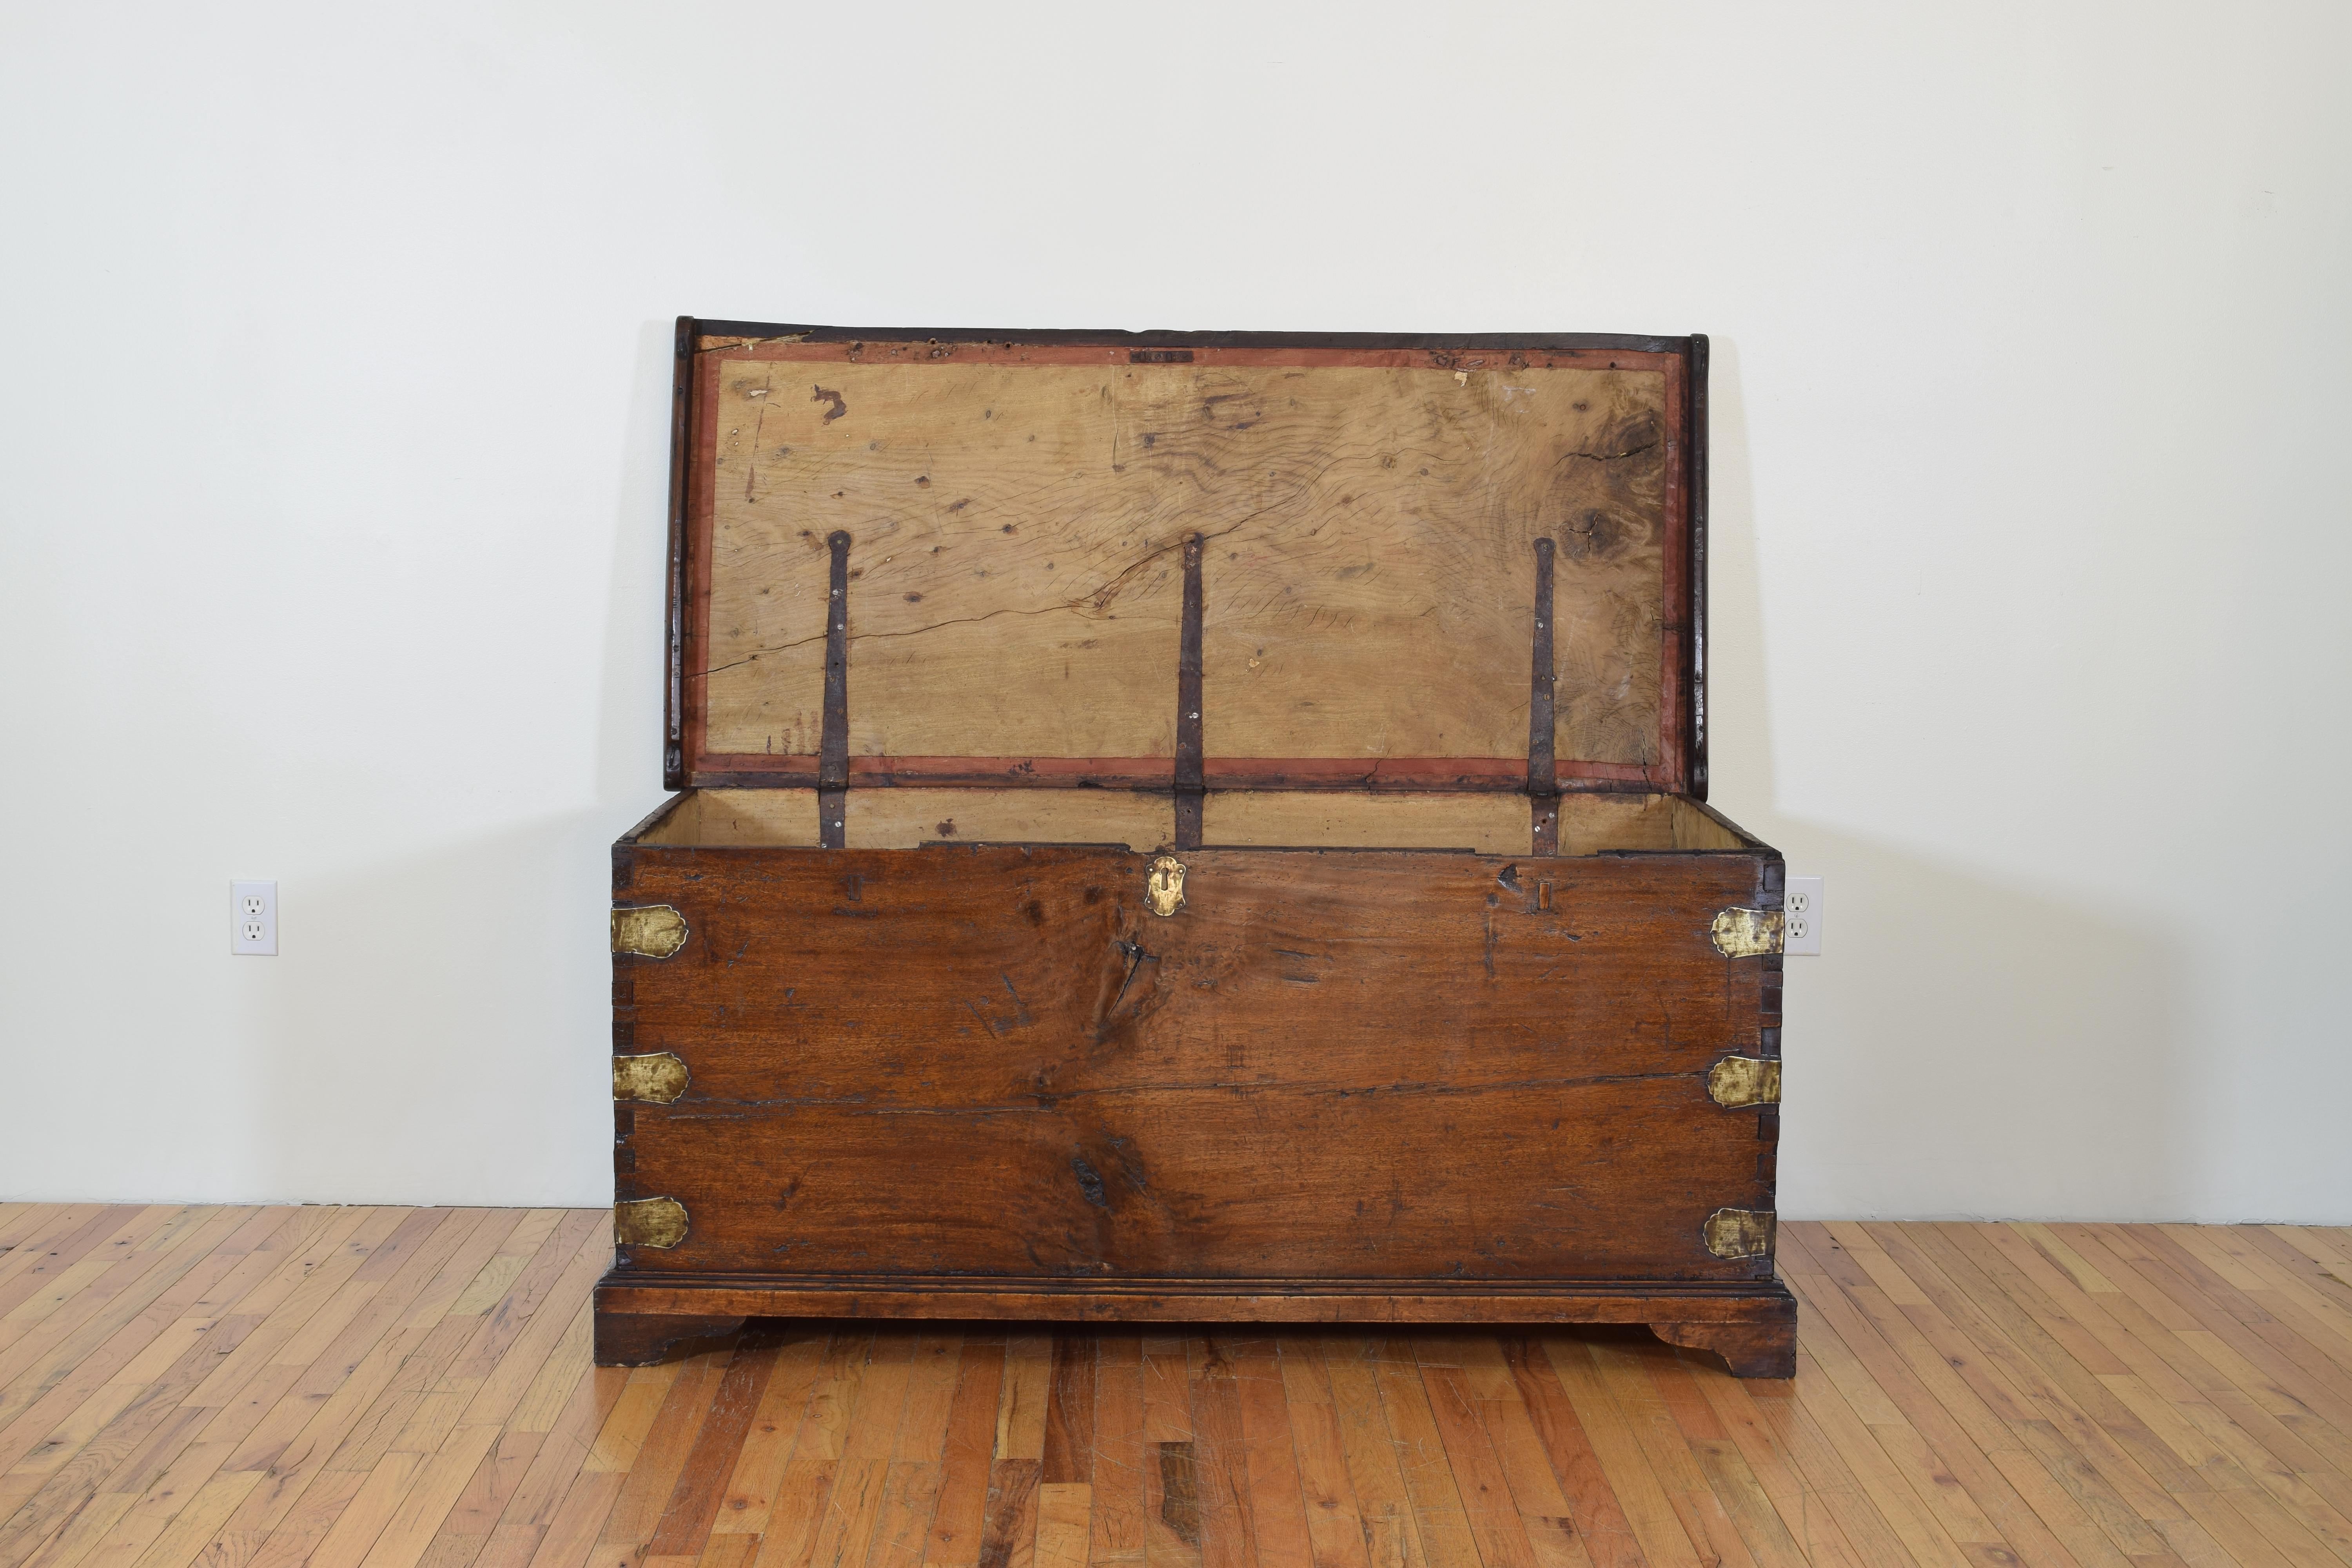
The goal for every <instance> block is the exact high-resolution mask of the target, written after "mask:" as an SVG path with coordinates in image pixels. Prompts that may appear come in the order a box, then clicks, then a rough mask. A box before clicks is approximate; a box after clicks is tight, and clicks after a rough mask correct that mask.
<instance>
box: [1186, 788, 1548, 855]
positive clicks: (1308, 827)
mask: <svg viewBox="0 0 2352 1568" xmlns="http://www.w3.org/2000/svg"><path fill="white" fill-rule="evenodd" d="M1201 840H1202V843H1204V844H1209V845H1234V846H1242V845H1276V846H1297V847H1310V848H1351V847H1380V848H1385V849H1475V850H1476V851H1477V852H1478V853H1479V854H1481V855H1525V854H1527V853H1528V850H1529V848H1530V847H1532V843H1533V825H1532V822H1531V818H1530V814H1529V812H1528V797H1527V796H1526V795H1464V794H1453V795H1403V794H1396V793H1391V792H1378V791H1349V790H1263V791H1260V790H1249V791H1228V792H1223V793H1217V794H1212V795H1209V796H1208V797H1207V798H1206V799H1205V800H1203V801H1202V806H1201Z"/></svg>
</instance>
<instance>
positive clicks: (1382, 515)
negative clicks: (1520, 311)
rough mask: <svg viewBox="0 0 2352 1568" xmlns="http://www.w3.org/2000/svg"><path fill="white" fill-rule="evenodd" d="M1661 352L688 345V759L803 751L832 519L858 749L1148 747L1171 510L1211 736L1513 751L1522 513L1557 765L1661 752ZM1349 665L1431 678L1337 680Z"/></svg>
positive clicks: (1676, 633) (1120, 753) (1664, 474)
mask: <svg viewBox="0 0 2352 1568" xmlns="http://www.w3.org/2000/svg"><path fill="white" fill-rule="evenodd" d="M910 348H911V349H913V350H914V352H911V353H909V352H905V351H907V350H908V349H910ZM1188 352H1189V351H1188ZM694 375H695V383H694V389H693V398H694V403H695V406H696V426H695V430H694V433H693V436H692V439H691V443H690V452H689V458H688V469H689V470H690V472H689V473H688V475H687V477H686V478H685V479H684V480H683V485H684V494H685V500H684V504H685V505H686V506H687V508H688V510H689V511H690V512H691V513H692V514H693V515H692V519H691V521H690V523H689V524H688V530H687V538H688V550H689V552H690V553H691V554H692V555H693V557H694V559H693V562H692V570H691V573H690V577H691V582H690V584H689V586H688V590H687V592H688V595H689V597H690V599H691V600H692V605H691V607H690V611H689V613H688V616H686V617H685V619H686V621H687V623H688V624H687V625H686V626H684V627H683V628H682V635H683V637H684V639H685V660H686V669H685V675H684V687H683V690H682V694H681V700H682V701H683V704H684V706H685V707H686V709H687V714H686V721H687V722H686V731H687V734H688V747H689V750H690V751H691V752H692V753H693V757H694V765H693V767H692V768H691V770H690V771H695V772H699V771H701V770H702V766H703V765H704V764H705V763H708V761H709V759H712V758H716V757H722V756H723V757H727V758H730V759H731V762H730V765H755V760H756V759H758V758H761V757H784V756H807V755H811V754H813V753H814V752H815V750H816V740H817V735H818V730H819V727H820V725H819V721H820V710H821V702H822V698H821V685H822V671H821V665H822V658H823V648H824V607H825V602H826V592H825V588H824V574H825V569H826V552H825V549H824V539H825V537H826V536H827V535H828V534H829V533H830V532H832V531H835V530H841V531H847V532H848V533H849V534H850V535H851V536H852V538H853V540H854V543H853V545H852V550H851V572H852V582H851V585H850V595H849V598H850V607H851V626H850V645H849V646H850V656H849V657H850V668H851V672H852V673H851V692H852V695H851V698H850V703H849V716H850V751H851V752H852V753H853V755H857V756H869V757H870V756H881V755H892V754H896V755H917V756H933V755H936V756H1003V755H1023V754H1029V755H1036V756H1043V757H1073V758H1089V757H1126V758H1139V757H1169V756H1171V755H1172V754H1173V750H1174V732H1173V723H1174V705H1173V702H1172V700H1171V697H1172V693H1173V690H1174V669H1175V663H1176V620H1177V615H1178V599H1179V596H1180V581H1179V577H1180V573H1179V571H1178V568H1177V564H1176V555H1177V550H1178V547H1179V543H1180V542H1181V537H1182V536H1183V535H1184V534H1186V533H1188V532H1192V531H1198V532H1200V533H1201V534H1202V536H1203V538H1204V540H1205V541H1206V544H1207V548H1206V550H1205V551H1204V561H1203V573H1202V576H1203V585H1204V592H1205V601H1204V616H1203V621H1204V626H1203V661H1204V671H1203V682H1204V689H1203V699H1204V702H1203V706H1204V710H1205V711H1204V714H1203V721H1204V740H1205V744H1206V747H1207V750H1208V752H1209V754H1210V755H1211V756H1213V757H1214V756H1217V755H1229V756H1234V757H1330V758H1378V757H1383V756H1388V757H1444V756H1466V757H1498V758H1512V757H1516V758H1524V757H1525V755H1526V752H1527V714H1528V692H1527V671H1526V658H1527V649H1528V636H1529V633H1530V626H1531V616H1532V611H1533V583H1534V574H1533V548H1532V546H1533V541H1534V540H1535V539H1536V538H1538V537H1546V538H1551V539H1553V540H1554V541H1555V542H1556V543H1557V546H1558V553H1559V573H1558V587H1557V590H1556V594H1557V611H1558V613H1557V618H1556V637H1555V647H1556V656H1555V658H1556V663H1557V666H1558V680H1559V703H1558V717H1557V724H1556V732H1557V735H1558V738H1559V745H1558V749H1559V756H1560V757H1561V758H1563V759H1564V760H1569V761H1586V762H1594V763H1612V764H1617V765H1622V766H1627V767H1632V768H1635V769H1655V770H1658V773H1657V776H1660V777H1662V778H1665V779H1668V780H1672V779H1675V778H1678V777H1679V774H1678V773H1676V771H1675V770H1676V769H1677V768H1678V767H1679V766H1680V763H1681V758H1680V756H1679V754H1678V753H1679V750H1680V746H1681V738H1680V731H1679V724H1680V714H1679V706H1678V704H1679V700H1678V698H1675V696H1674V695H1673V692H1672V687H1673V685H1674V683H1676V682H1679V681H1682V680H1685V679H1687V674H1686V669H1685V660H1684V643H1685V637H1684V630H1685V626H1684V622H1685V611H1684V610H1683V609H1682V608H1681V607H1680V603H1679V597H1678V595H1679V594H1680V592H1681V589H1682V584H1683V581H1684V572H1683V565H1682V560H1681V557H1682V554H1683V552H1684V550H1685V543H1684V540H1683V535H1682V531H1683V530H1684V528H1685V526H1686V524H1687V518H1686V517H1685V509H1684V506H1683V496H1682V488H1683V482H1684V476H1683V472H1682V469H1683V464H1684V456H1683V451H1682V442H1681V437H1680V436H1679V435H1678V433H1677V432H1678V430H1679V427H1680V426H1679V422H1680V421H1681V420H1682V418H1683V417H1684V404H1685V401H1686V391H1685V381H1686V379H1687V365H1686V363H1685V356H1684V355H1682V354H1677V353H1642V352H1616V353H1604V352H1594V351H1567V352H1556V353H1546V352H1543V351H1540V350H1531V351H1529V352H1525V353H1493V354H1472V355H1458V354H1444V353H1394V352H1377V351H1372V352H1363V353H1353V354H1349V353H1334V352H1333V351H1330V350H1325V349H1313V348H1300V349H1296V350H1289V351H1285V350H1280V349H1273V348H1251V349H1227V350H1223V351H1219V352H1215V353H1203V354H1202V355H1200V356H1197V357H1195V358H1193V359H1192V360H1191V361H1190V362H1189V363H1109V362H1108V360H1107V358H1106V356H1103V355H1101V354H1099V353H1055V352H1053V351H1050V350H1044V351H1034V352H990V351H987V350H985V349H980V350H975V349H974V348H972V347H971V346H970V345H964V346H958V347H947V346H934V347H932V348H930V349H928V350H925V349H922V348H921V347H920V346H919V345H895V344H880V343H876V344H862V343H861V344H855V345H852V344H834V345H819V344H815V343H808V342H803V343H786V342H761V343H749V344H746V343H740V342H729V343H726V344H725V345H724V346H719V347H716V348H711V349H708V350H706V351H704V352H702V353H700V355H699V360H698V364H697V365H696V367H695V372H694ZM1368 660H1370V661H1372V662H1375V663H1377V664H1378V665H1379V666H1380V667H1381V668H1394V669H1409V670H1412V671H1415V672H1417V673H1418V680H1419V682H1422V683H1426V682H1440V683H1443V684H1444V686H1445V687H1446V689H1448V690H1449V692H1452V693H1456V694H1457V695H1455V696H1454V697H1453V698H1451V699H1450V700H1449V701H1448V703H1446V704H1445V705H1444V706H1442V707H1433V706H1432V705H1429V704H1426V703H1424V702H1423V701H1421V700H1419V697H1418V686H1416V688H1415V689H1412V690H1408V689H1405V688H1404V687H1401V686H1398V685H1395V684H1392V683H1390V684H1382V683H1371V682H1366V681H1363V680H1361V679H1358V678H1357V672H1358V671H1359V670H1360V668H1363V666H1364V664H1365V663H1366V661H1368Z"/></svg>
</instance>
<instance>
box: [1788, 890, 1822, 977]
mask: <svg viewBox="0 0 2352 1568" xmlns="http://www.w3.org/2000/svg"><path fill="white" fill-rule="evenodd" d="M1823 880H1824V879H1822V878H1820V877H1791V878H1790V879H1789V889H1788V896H1787V898H1786V899H1785V900H1783V902H1782V903H1781V906H1780V915H1781V925H1780V938H1781V948H1780V951H1781V952H1785V953H1787V954H1788V955H1789V956H1790V957H1791V958H1819V957H1820V956H1821V955H1822V881H1823Z"/></svg>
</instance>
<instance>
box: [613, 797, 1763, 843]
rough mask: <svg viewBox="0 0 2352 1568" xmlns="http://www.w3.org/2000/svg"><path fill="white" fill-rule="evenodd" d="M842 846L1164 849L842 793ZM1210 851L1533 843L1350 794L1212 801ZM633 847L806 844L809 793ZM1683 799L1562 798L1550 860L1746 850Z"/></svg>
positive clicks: (1107, 833)
mask: <svg viewBox="0 0 2352 1568" xmlns="http://www.w3.org/2000/svg"><path fill="white" fill-rule="evenodd" d="M846 798H847V801H848V812H849V815H848V818H847V821H848V828H847V837H848V841H849V846H850V847H852V848H857V849H911V848H914V847H918V846H919V845H923V844H930V843H937V842H940V841H943V840H944V841H947V842H950V843H952V842H955V841H957V840H960V839H961V840H964V841H968V842H972V843H1000V844H1015V843H1025V844H1123V845H1125V846H1127V847H1129V848H1130V849H1139V850H1146V849H1158V848H1162V847H1166V846H1167V845H1168V844H1169V843H1170V842H1171V841H1172V838H1173V836H1174V834H1173V829H1174V823H1175V818H1174V812H1173V808H1172V806H1171V802H1170V799H1169V797H1168V796H1167V795H1161V794H1155V793H1153V792H1150V791H1129V790H1095V789H906V788H900V789H853V790H851V791H849V792H848V794H847V796H846ZM1202 837H1203V838H1204V839H1205V840H1206V842H1208V843H1209V844H1211V845H1223V846H1231V847H1249V846H1267V847H1304V848H1379V849H1471V850H1475V851H1476V852H1478V853H1479V854H1481V855H1525V854H1528V853H1529V851H1530V848H1531V838H1532V832H1531V828H1530V824H1529V816H1528V797H1527V796H1525V795H1504V794H1492V795H1473V794H1462V793H1452V794H1446V793H1432V794H1426V795H1421V794H1406V793H1402V792H1398V791H1356V790H1228V791H1212V792H1211V793H1210V794H1209V795H1208V796H1207V798H1206V799H1205V800H1204V801H1203V802H1202ZM638 841H639V842H640V843H644V844H662V845H702V846H709V847H724V846H728V845H760V844H772V845H778V846H791V845H814V844H815V843H816V842H817V824H816V793H815V792H814V790H807V789H702V790H695V791H693V792H691V793H690V794H688V795H687V796H686V797H685V798H684V799H683V800H681V801H679V802H678V804H677V807H676V809H674V810H672V811H671V812H670V814H669V815H668V816H666V817H664V818H663V819H662V820H661V821H660V822H659V823H657V824H656V825H655V826H653V827H650V828H648V829H646V832H645V833H644V834H643V836H642V837H640V838H639V840H638ZM1744 847H1753V841H1752V840H1748V839H1745V838H1743V837H1740V835H1739V834H1738V832H1736V831H1734V830H1733V829H1732V828H1730V827H1728V826H1725V825H1724V824H1723V823H1722V822H1721V821H1719V820H1718V819H1717V818H1716V817H1715V816H1712V815H1710V814H1709V813H1708V812H1707V811H1706V809H1705V808H1704V807H1703V806H1701V805H1698V804H1697V803H1696V801H1692V800H1688V799H1685V798H1684V797H1683V796H1680V795H1616V794H1594V793H1579V794H1573V795H1562V796H1560V797H1559V853H1560V854H1561V855H1563V856H1572V855H1600V854H1606V853H1608V852H1610V851H1612V850H1635V849H1649V850H1671V849H1739V848H1744Z"/></svg>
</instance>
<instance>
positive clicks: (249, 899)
mask: <svg viewBox="0 0 2352 1568" xmlns="http://www.w3.org/2000/svg"><path fill="white" fill-rule="evenodd" d="M228 950H229V952H233V953H236V954H238V955H239V956H242V957H246V958H275V957H277V956H278V884H277V883H275V882H231V883H230V884H229V885H228Z"/></svg>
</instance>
